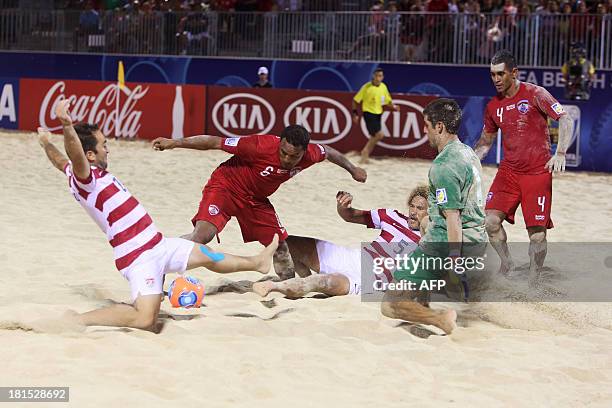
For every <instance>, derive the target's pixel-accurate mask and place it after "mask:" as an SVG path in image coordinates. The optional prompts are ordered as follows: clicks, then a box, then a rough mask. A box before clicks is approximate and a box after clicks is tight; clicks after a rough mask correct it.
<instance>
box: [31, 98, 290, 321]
mask: <svg viewBox="0 0 612 408" xmlns="http://www.w3.org/2000/svg"><path fill="white" fill-rule="evenodd" d="M69 104H70V102H69V101H68V100H63V101H61V102H59V103H58V104H57V106H56V110H55V114H56V115H57V117H58V119H59V120H60V122H61V123H62V126H63V133H64V148H65V150H66V154H67V155H68V158H66V157H65V156H64V154H62V153H61V152H60V151H59V150H58V149H57V148H56V147H55V146H54V145H53V144H52V143H51V142H50V141H49V132H48V131H47V130H45V129H42V128H39V142H40V145H41V146H42V147H43V149H44V150H45V153H46V155H47V158H48V159H49V161H50V162H51V163H52V164H53V166H54V167H55V168H57V169H58V170H59V171H61V172H63V173H64V174H65V175H66V177H67V178H68V183H69V186H70V192H71V193H72V195H73V196H74V198H75V199H76V200H77V202H78V203H79V204H80V205H81V206H82V207H83V208H84V209H85V211H86V212H87V213H88V214H89V215H90V216H91V217H92V218H93V219H94V221H95V222H96V224H98V226H99V227H100V229H102V231H103V232H104V233H105V234H106V236H107V238H108V241H109V243H110V245H111V246H112V247H113V254H114V258H115V265H116V267H117V269H118V270H119V272H121V274H122V275H123V276H124V277H125V278H126V279H127V280H128V281H129V285H130V291H131V295H132V301H133V303H132V304H114V305H111V306H108V307H104V308H101V309H96V310H92V311H89V312H86V313H80V314H79V313H76V312H71V313H70V314H69V315H68V318H70V319H71V320H73V321H75V322H76V323H78V324H80V325H84V326H118V327H133V328H138V329H145V330H152V331H154V330H156V327H157V325H156V322H157V316H158V314H159V308H160V304H161V301H162V300H163V282H164V275H165V274H166V273H169V272H178V273H182V272H184V271H185V270H187V269H192V268H196V267H205V268H207V269H210V270H211V271H214V272H219V273H230V272H237V271H259V272H261V273H264V274H265V273H268V272H269V271H270V267H271V266H272V256H273V253H274V252H275V251H276V248H277V245H278V237H276V236H274V237H272V238H271V239H270V243H269V245H268V246H267V247H266V248H265V249H264V250H263V251H262V252H261V253H260V254H259V255H257V256H249V257H242V256H235V255H230V254H226V253H221V252H213V251H212V250H211V249H210V248H209V247H207V246H206V245H197V244H195V243H193V242H191V241H188V240H186V239H182V238H166V237H164V236H163V235H162V233H161V232H159V231H158V230H157V228H156V227H155V224H154V223H153V220H152V219H151V217H150V216H149V214H148V213H147V211H146V210H145V209H144V207H143V206H142V205H141V204H140V203H139V202H138V201H137V200H136V198H134V196H132V195H131V194H130V193H129V191H128V190H127V189H126V188H125V187H124V186H123V184H121V182H120V181H119V180H117V178H115V177H114V176H113V175H112V174H111V173H109V172H108V171H107V165H108V161H107V156H108V147H107V145H106V137H105V136H104V134H103V133H102V132H101V131H100V129H99V128H98V127H97V126H96V125H92V124H86V123H82V124H76V125H73V124H72V119H71V117H70V113H69V111H68V107H69Z"/></svg>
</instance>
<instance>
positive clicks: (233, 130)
mask: <svg viewBox="0 0 612 408" xmlns="http://www.w3.org/2000/svg"><path fill="white" fill-rule="evenodd" d="M212 120H213V123H214V125H215V128H217V130H218V131H219V132H221V133H222V134H223V135H225V136H228V137H232V136H236V135H238V136H240V135H247V134H265V133H268V132H270V130H272V127H273V126H274V122H275V121H276V113H275V112H274V109H273V108H272V105H270V103H268V101H266V100H265V99H264V98H262V97H260V96H257V95H253V94H249V93H236V94H230V95H227V96H225V97H223V98H221V99H219V101H218V102H217V103H216V104H215V106H214V107H213V110H212Z"/></svg>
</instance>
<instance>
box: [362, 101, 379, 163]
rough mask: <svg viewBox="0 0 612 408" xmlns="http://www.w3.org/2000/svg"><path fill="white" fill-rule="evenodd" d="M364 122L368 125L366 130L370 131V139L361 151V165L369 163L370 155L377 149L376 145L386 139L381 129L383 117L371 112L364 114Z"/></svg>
mask: <svg viewBox="0 0 612 408" xmlns="http://www.w3.org/2000/svg"><path fill="white" fill-rule="evenodd" d="M363 120H364V121H365V123H366V128H367V129H368V134H369V135H370V139H369V140H368V142H367V143H366V145H365V146H364V147H363V149H362V150H361V163H367V162H368V161H369V159H370V154H372V151H373V150H374V148H375V147H376V144H377V143H378V142H380V141H381V140H382V139H383V137H384V134H383V132H382V129H381V120H382V115H375V114H372V113H369V112H364V113H363Z"/></svg>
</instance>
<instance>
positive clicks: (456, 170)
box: [381, 98, 487, 334]
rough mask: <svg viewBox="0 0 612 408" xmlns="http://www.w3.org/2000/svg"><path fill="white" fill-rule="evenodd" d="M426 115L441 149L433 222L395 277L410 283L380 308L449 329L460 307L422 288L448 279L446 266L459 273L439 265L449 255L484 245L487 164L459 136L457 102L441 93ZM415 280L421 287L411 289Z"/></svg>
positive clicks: (433, 178) (432, 181) (433, 174)
mask: <svg viewBox="0 0 612 408" xmlns="http://www.w3.org/2000/svg"><path fill="white" fill-rule="evenodd" d="M423 116H424V118H425V134H426V135H427V138H428V139H429V143H430V144H431V146H432V147H433V148H435V149H437V150H438V155H437V156H436V158H435V159H434V161H433V163H432V165H431V169H430V170H429V225H428V226H427V232H426V233H425V235H424V236H423V237H422V238H421V240H420V242H419V247H418V248H417V249H416V250H415V251H414V252H413V253H412V254H411V255H410V256H409V259H408V260H409V261H410V262H407V263H406V268H403V269H398V270H396V271H395V272H394V274H393V277H394V279H395V281H396V282H397V283H399V284H400V285H405V286H406V287H407V288H408V289H407V290H403V289H402V288H401V287H400V289H399V290H389V291H387V292H386V293H385V297H384V299H383V303H382V305H381V311H382V313H383V315H385V316H387V317H392V318H395V319H402V320H407V321H410V322H414V323H426V324H431V325H434V326H437V327H439V328H440V329H442V330H444V332H445V333H447V334H450V333H451V332H452V331H453V329H454V328H455V326H456V325H455V320H456V318H457V313H456V312H455V311H454V310H452V309H449V310H435V309H430V308H429V307H426V306H425V305H426V304H427V293H423V292H427V290H423V291H421V292H419V290H418V289H420V288H422V287H423V286H422V285H423V282H433V281H436V280H439V279H443V278H444V277H445V275H446V272H448V273H449V274H453V273H454V272H453V271H444V270H442V269H439V268H438V265H444V264H447V262H446V260H447V259H450V260H451V261H452V264H453V265H459V264H458V262H456V261H457V260H458V257H463V258H465V257H468V256H474V255H473V253H474V251H473V250H474V248H475V249H476V250H479V249H484V245H482V244H483V243H485V244H486V242H487V234H486V232H485V226H484V208H483V206H484V200H483V194H482V183H481V173H482V169H481V167H480V161H479V160H478V157H477V156H476V155H475V154H474V151H473V150H472V149H471V148H470V147H469V146H466V145H464V144H463V143H461V141H460V140H459V138H458V137H457V132H458V130H459V125H460V123H461V108H460V107H459V105H458V104H457V102H455V101H453V100H452V99H445V98H440V99H437V100H435V101H433V102H431V103H430V104H429V105H427V106H426V107H425V110H424V111H423ZM468 243H470V244H469V245H468ZM474 244H475V245H474ZM470 250H472V251H470ZM441 258H443V259H444V261H443V262H440V261H442V259H441ZM410 285H413V287H415V288H417V290H411V289H410ZM429 286H431V285H429ZM415 298H417V299H418V300H417V301H415V300H414V299H415Z"/></svg>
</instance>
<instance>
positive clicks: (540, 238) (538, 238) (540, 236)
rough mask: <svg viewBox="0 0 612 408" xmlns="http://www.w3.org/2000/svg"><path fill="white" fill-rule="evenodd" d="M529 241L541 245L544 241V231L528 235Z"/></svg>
mask: <svg viewBox="0 0 612 408" xmlns="http://www.w3.org/2000/svg"><path fill="white" fill-rule="evenodd" d="M529 241H531V242H534V243H538V244H541V243H543V242H544V241H546V230H537V231H534V232H531V233H530V234H529Z"/></svg>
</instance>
